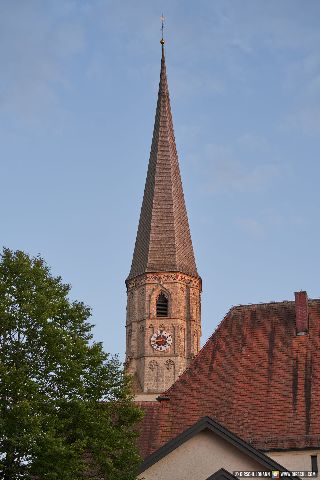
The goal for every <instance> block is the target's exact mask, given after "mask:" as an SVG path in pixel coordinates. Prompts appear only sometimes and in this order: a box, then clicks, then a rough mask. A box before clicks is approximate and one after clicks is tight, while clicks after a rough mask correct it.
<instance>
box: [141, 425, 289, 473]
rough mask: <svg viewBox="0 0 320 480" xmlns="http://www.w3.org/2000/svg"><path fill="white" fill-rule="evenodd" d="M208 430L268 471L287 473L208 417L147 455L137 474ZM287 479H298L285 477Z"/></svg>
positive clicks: (277, 464)
mask: <svg viewBox="0 0 320 480" xmlns="http://www.w3.org/2000/svg"><path fill="white" fill-rule="evenodd" d="M204 430H210V431H211V432H213V433H215V434H216V435H218V436H219V437H220V438H222V439H223V440H226V441H227V442H228V443H230V444H231V445H233V446H235V447H236V448H238V449H239V450H240V451H242V452H243V453H245V454H247V455H248V456H249V457H250V458H252V459H254V460H256V461H257V462H258V463H260V464H261V465H262V466H263V467H265V468H268V469H270V470H281V471H288V470H287V469H286V468H284V467H283V466H282V465H280V464H279V463H277V462H276V461H274V460H273V459H272V458H270V457H268V456H267V455H265V454H264V453H262V452H260V451H259V450H257V449H256V448H254V447H253V446H252V445H250V444H249V443H247V442H245V441H244V440H242V439H241V438H240V437H238V436H237V435H235V434H234V433H232V432H231V431H230V430H228V429H227V428H225V427H223V426H222V425H221V424H220V423H218V422H216V421H215V420H213V419H212V418H210V417H203V418H201V419H200V420H198V422H196V423H195V424H193V425H192V426H191V427H189V428H188V429H187V430H185V431H184V432H182V433H180V434H179V435H178V436H177V437H175V438H174V439H172V440H169V442H167V443H165V444H164V445H163V446H162V447H160V448H159V449H158V450H156V451H155V452H153V453H152V454H151V455H149V456H148V457H147V458H146V459H145V460H144V462H143V463H142V464H141V466H140V468H139V471H138V473H139V474H140V473H142V472H144V471H145V470H147V469H148V468H149V467H151V466H152V465H154V464H155V463H157V462H158V461H159V460H161V459H162V458H164V457H165V456H166V455H168V454H169V453H171V452H172V451H173V450H175V449H176V448H178V447H179V446H180V445H182V444H183V443H185V442H186V441H188V440H190V439H191V438H192V437H194V436H195V435H196V434H198V433H200V432H202V431H204ZM287 478H295V479H296V478H298V477H287Z"/></svg>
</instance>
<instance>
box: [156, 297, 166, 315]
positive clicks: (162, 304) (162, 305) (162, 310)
mask: <svg viewBox="0 0 320 480" xmlns="http://www.w3.org/2000/svg"><path fill="white" fill-rule="evenodd" d="M167 316H168V299H167V297H166V296H165V294H164V293H160V295H159V297H158V298H157V317H167Z"/></svg>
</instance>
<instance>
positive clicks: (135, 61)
mask: <svg viewBox="0 0 320 480" xmlns="http://www.w3.org/2000/svg"><path fill="white" fill-rule="evenodd" d="M162 11H163V13H164V15H165V17H166V30H165V37H166V61H167V71H168V80H169V89H170V94H171V106H172V111H173V118H174V125H175V134H176V141H177V148H178V153H179V158H180V167H181V172H182V179H183V184H184V191H185V197H186V203H187V208H188V213H189V221H190V226H191V233H192V238H193V245H194V250H195V254H196V259H197V265H198V271H199V273H200V275H201V276H202V280H203V297H202V325H203V337H202V343H204V342H205V340H206V339H207V338H208V336H209V335H210V334H211V333H212V332H213V330H214V329H215V327H216V326H217V324H218V323H219V322H220V321H221V320H222V318H223V317H224V315H225V314H226V313H227V311H228V310H229V308H230V307H231V306H232V305H237V304H247V303H259V302H269V301H272V300H275V301H279V300H292V299H293V292H294V291H298V290H301V289H303V290H307V292H308V295H309V297H311V298H318V297H319V289H320V287H319V280H318V272H319V244H320V227H319V204H320V202H319V200H320V193H319V178H320V163H319V158H320V155H319V154H320V144H319V140H320V29H319V18H320V2H319V1H318V0H308V1H307V2H306V1H302V0H268V1H265V0H243V1H241V2H239V1H238V0H215V1H212V0H198V1H197V2H193V1H190V0H186V1H184V2H182V1H178V0H170V1H168V0H163V1H162V2H161V4H160V3H159V2H155V1H150V0H149V1H146V0H144V1H136V2H132V1H129V0H122V1H121V2H120V1H115V0H114V1H107V0H90V1H86V0H81V1H71V0H70V1H68V0H52V1H49V0H45V1H43V0H28V2H25V1H22V0H20V1H18V0H2V1H1V2H0V62H1V63H0V64H1V75H0V166H1V170H0V171H1V189H0V201H1V206H2V208H1V210H0V212H1V213H0V232H1V236H0V239H1V244H2V245H3V246H7V247H9V248H11V249H22V250H25V251H26V252H28V253H30V254H32V255H36V254H38V253H40V254H41V255H42V256H43V257H44V258H45V259H46V261H47V263H48V264H49V265H50V266H51V268H52V272H53V273H54V274H57V275H61V276H62V278H63V280H64V281H65V282H66V283H70V284H71V285H72V293H71V297H72V298H73V299H78V300H82V301H84V302H85V303H86V304H88V305H90V306H91V307H92V323H94V324H95V325H96V326H95V328H94V337H95V339H96V340H99V341H103V343H104V347H105V350H106V351H109V352H111V353H117V352H118V353H119V354H120V357H121V358H123V355H124V348H125V330H124V325H125V306H126V290H125V284H124V280H125V278H126V276H127V274H128V273H129V269H130V265H131V258H132V253H133V247H134V241H135V235H136V229H137V225H138V219H139V212H140V207H141V201H142V195H143V189H144V182H145V176H146V170H147V162H148V157H149V151H150V145H151V136H152V129H153V122H154V113H155V105H156V95H157V89H158V82H159V71H160V54H161V52H160V44H159V39H160V15H161V13H162Z"/></svg>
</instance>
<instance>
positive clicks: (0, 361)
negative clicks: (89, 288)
mask: <svg viewBox="0 0 320 480" xmlns="http://www.w3.org/2000/svg"><path fill="white" fill-rule="evenodd" d="M0 258H1V262H0V472H1V473H0V478H1V479H3V480H9V479H10V480H15V479H39V480H45V479H46V480H74V479H77V480H79V479H87V478H95V479H98V478H99V479H110V480H113V479H117V480H130V479H133V478H134V477H135V468H136V466H137V464H138V462H139V456H138V454H137V450H136V448H135V438H136V433H135V428H134V426H135V424H136V422H137V421H138V420H139V419H140V418H141V412H140V411H139V410H138V409H137V408H136V407H135V406H134V404H133V402H132V397H131V396H130V388H129V384H128V380H127V378H126V377H125V376H124V374H123V372H122V370H121V366H120V363H119V361H118V360H117V358H116V357H109V356H108V354H106V353H104V352H103V350H102V347H101V344H100V343H95V342H93V340H92V333H91V330H92V325H90V324H89V323H88V318H89V316H90V309H89V308H88V307H86V306H85V305H84V304H83V303H81V302H71V301H70V300H69V299H68V293H69V291H70V286H69V285H66V284H63V283H62V281H61V278H60V277H54V276H52V275H51V273H50V270H49V268H48V267H47V265H46V263H45V262H44V260H43V259H41V258H40V257H35V258H30V257H29V256H28V255H26V254H25V253H24V252H22V251H16V252H13V251H11V250H9V249H4V250H3V253H2V256H1V257H0Z"/></svg>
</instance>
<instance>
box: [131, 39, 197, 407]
mask: <svg viewBox="0 0 320 480" xmlns="http://www.w3.org/2000/svg"><path fill="white" fill-rule="evenodd" d="M160 43H161V48H162V58H161V72H160V83H159V93H158V102H157V109H156V117H155V122H154V130H153V138H152V145H151V152H150V159H149V166H148V173H147V179H146V184H145V189H144V196H143V202H142V207H141V213H140V220H139V227H138V233H137V238H136V244H135V248H134V253H133V259H132V265H131V270H130V274H129V276H128V278H127V280H126V285H127V295H128V301H127V321H126V329H127V333H126V338H127V346H126V371H127V372H128V373H129V374H131V375H132V376H133V379H134V388H135V393H136V399H139V400H154V399H155V398H156V396H157V395H159V394H160V393H161V392H162V391H164V390H166V389H167V388H169V387H170V386H171V385H172V384H173V383H174V382H175V381H176V379H177V378H178V377H179V375H181V373H182V372H183V371H184V370H185V368H186V367H187V366H188V365H189V363H190V361H191V360H192V359H193V357H194V356H195V355H196V354H197V353H198V351H199V349H200V335H201V318H200V295H201V278H200V277H199V275H198V273H197V267H196V263H195V259H194V253H193V248H192V242H191V236H190V230H189V223H188V217H187V211H186V206H185V201H184V196H183V189H182V183H181V176H180V170H179V162H178V155H177V150H176V144H175V138H174V131H173V123H172V115H171V108H170V98H169V90H168V82H167V74H166V63H165V55H164V40H163V37H162V39H161V42H160Z"/></svg>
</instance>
